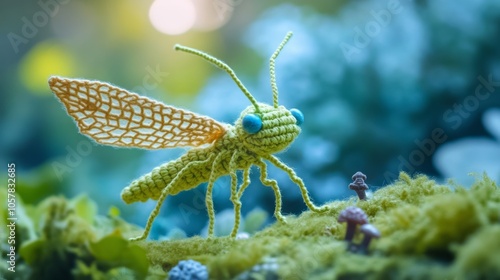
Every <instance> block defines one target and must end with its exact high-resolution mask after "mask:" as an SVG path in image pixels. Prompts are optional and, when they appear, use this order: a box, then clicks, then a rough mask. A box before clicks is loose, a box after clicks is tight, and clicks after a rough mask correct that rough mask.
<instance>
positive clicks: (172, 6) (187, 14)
mask: <svg viewBox="0 0 500 280" xmlns="http://www.w3.org/2000/svg"><path fill="white" fill-rule="evenodd" d="M149 20H150V21H151V24H153V26H154V28H156V30H158V31H160V32H161V33H165V34H168V35H179V34H182V33H185V32H187V31H188V30H189V29H191V27H193V25H194V23H195V21H196V9H195V6H194V5H193V3H192V2H191V1H185V0H156V1H154V2H153V4H152V5H151V8H150V9H149Z"/></svg>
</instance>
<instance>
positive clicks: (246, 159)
mask: <svg viewBox="0 0 500 280" xmlns="http://www.w3.org/2000/svg"><path fill="white" fill-rule="evenodd" d="M291 36H292V33H291V32H289V33H288V34H287V35H286V37H285V39H284V40H283V41H282V42H281V44H280V45H279V47H278V49H277V50H276V51H275V52H274V54H273V55H272V56H271V59H270V74H271V86H272V91H273V106H270V105H267V104H263V103H258V102H257V101H256V100H255V98H254V97H253V96H252V95H251V94H250V92H249V91H248V90H247V89H246V88H245V86H244V85H243V84H242V83H241V81H240V80H239V79H238V78H237V77H236V74H235V73H234V71H233V70H232V69H231V68H230V67H229V66H227V65H226V64H225V63H224V62H222V61H220V60H218V59H216V58H214V57H212V56H210V55H208V54H205V53H203V52H201V51H198V50H195V49H192V48H188V47H184V46H180V45H176V46H175V49H176V50H180V51H183V52H187V53H191V54H195V55H198V56H200V57H202V58H204V59H205V60H207V61H209V62H211V63H212V64H214V65H215V66H217V67H219V68H221V69H222V70H225V71H226V72H227V73H228V74H229V75H230V76H231V78H232V79H233V80H234V81H235V82H236V84H237V85H238V87H239V88H240V89H241V90H242V91H243V93H244V94H245V95H246V97H247V98H248V99H249V100H250V102H251V103H252V105H251V106H249V107H247V108H246V109H245V110H244V111H243V112H242V113H241V116H240V117H239V118H238V120H236V122H235V125H234V126H232V125H229V124H223V123H220V122H217V121H215V120H213V119H211V118H209V117H205V116H201V115H199V114H196V113H193V112H189V111H186V110H182V109H179V108H175V107H172V106H167V105H165V104H162V103H160V102H157V101H154V100H151V99H149V98H146V97H143V96H139V95H137V94H135V93H131V92H128V91H126V90H123V89H121V88H118V87H114V86H112V85H109V84H107V83H102V82H97V81H88V80H78V79H67V78H61V77H51V78H50V79H49V85H50V88H51V89H52V91H53V92H54V93H55V94H56V95H57V97H58V98H59V99H60V101H61V102H62V103H63V104H64V106H65V107H66V110H67V112H68V114H69V115H70V116H72V117H73V118H74V119H75V120H76V123H77V125H78V128H79V130H80V132H81V133H83V134H85V135H87V136H89V137H90V138H92V139H94V140H95V141H97V142H98V143H101V144H106V145H113V146H124V147H138V148H145V149H163V148H173V147H194V148H193V149H190V150H189V151H188V152H187V153H185V154H184V155H183V156H181V157H180V158H178V159H176V160H172V161H170V162H167V163H165V164H163V165H161V166H159V167H156V168H154V169H153V171H151V173H149V174H146V175H144V176H142V177H140V178H139V179H137V180H135V181H133V182H132V183H131V184H130V185H129V186H128V187H126V188H125V189H124V190H123V191H122V193H121V197H122V199H123V200H124V201H125V202H126V203H132V202H136V201H142V202H144V201H146V200H148V199H154V200H158V203H157V204H156V207H155V208H154V210H153V211H152V212H151V214H150V216H149V218H148V221H147V223H146V227H145V230H144V233H143V234H142V235H141V236H138V237H135V238H131V240H141V239H145V238H146V237H147V236H148V234H149V231H150V230H151V226H152V223H153V221H154V219H155V217H156V216H157V215H158V213H159V211H160V207H161V205H162V203H163V201H164V200H165V198H166V197H167V196H168V195H175V194H177V193H179V192H181V191H185V190H189V189H192V188H195V187H196V186H198V185H199V184H201V183H203V182H208V185H207V192H206V198H205V203H206V207H207V212H208V216H209V226H208V234H209V236H212V235H213V232H214V222H215V213H214V206H213V201H212V190H213V187H214V182H215V181H216V180H217V178H219V177H221V176H224V175H230V176H231V198H230V199H231V201H232V203H233V205H234V214H235V224H234V227H233V229H232V232H231V236H233V237H234V236H236V234H237V232H238V227H239V223H240V216H241V211H240V210H241V201H240V199H241V197H242V195H243V192H244V191H245V189H246V188H247V187H248V185H249V184H250V167H251V166H252V165H256V166H257V167H259V169H260V180H261V182H262V184H264V185H265V186H269V187H271V188H272V189H273V191H274V194H275V198H276V204H275V210H274V215H275V217H276V219H277V220H279V221H280V222H285V217H283V215H282V214H281V193H280V190H279V188H278V184H277V182H276V181H275V180H271V179H268V178H267V166H266V164H265V162H264V160H267V161H269V162H270V163H272V164H274V165H275V166H277V167H278V168H280V169H282V170H283V171H285V172H286V173H288V175H289V176H290V178H291V180H292V181H293V182H295V183H296V184H297V185H298V186H299V188H300V191H301V193H302V197H303V199H304V202H305V204H306V205H307V206H308V207H309V209H311V210H312V211H316V212H321V211H323V210H324V208H319V207H317V206H315V205H314V204H313V203H312V201H311V199H310V198H309V195H308V193H307V189H306V187H305V185H304V182H303V181H302V179H301V178H299V177H298V176H297V175H296V174H295V172H294V171H293V169H292V168H290V167H288V166H287V165H285V164H284V163H283V162H281V161H280V160H279V159H278V158H277V157H275V156H273V155H272V154H273V153H276V152H279V151H282V150H283V149H285V148H286V147H288V146H289V145H290V144H291V143H292V142H293V141H294V140H295V138H296V137H297V136H298V135H299V133H300V128H299V125H300V124H302V122H303V121H304V116H303V115H302V113H301V112H300V111H299V110H297V109H291V110H287V109H286V108H285V107H283V106H279V105H278V88H277V85H276V77H275V73H274V64H275V59H276V57H277V56H278V54H279V52H280V51H281V49H282V48H283V46H284V45H285V44H286V42H287V41H288V40H289V39H290V37H291ZM237 170H243V182H241V184H240V185H239V187H238V179H237V175H236V172H237Z"/></svg>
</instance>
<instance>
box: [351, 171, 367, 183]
mask: <svg viewBox="0 0 500 280" xmlns="http://www.w3.org/2000/svg"><path fill="white" fill-rule="evenodd" d="M357 178H361V179H363V181H364V180H366V175H365V174H363V173H362V172H360V171H358V172H356V173H354V175H352V180H353V181H355V180H356V179H357Z"/></svg>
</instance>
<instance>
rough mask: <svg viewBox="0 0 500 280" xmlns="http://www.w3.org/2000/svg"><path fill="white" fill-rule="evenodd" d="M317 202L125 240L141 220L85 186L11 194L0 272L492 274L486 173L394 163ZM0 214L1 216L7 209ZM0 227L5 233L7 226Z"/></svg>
mask: <svg viewBox="0 0 500 280" xmlns="http://www.w3.org/2000/svg"><path fill="white" fill-rule="evenodd" d="M332 187H333V186H332ZM1 196H2V194H1V193H0V199H2V200H3V199H5V197H1ZM326 205H327V206H328V211H326V212H323V213H313V212H311V211H306V212H304V213H302V214H301V215H300V216H298V217H295V216H288V217H287V223H286V224H283V223H274V224H272V225H270V226H268V227H267V228H265V229H263V230H261V231H258V232H256V233H255V234H254V235H252V236H251V237H250V238H248V239H242V240H235V239H232V238H229V237H214V238H201V237H192V238H187V239H182V240H171V241H142V242H133V243H131V242H129V241H128V240H127V238H126V237H127V236H135V235H137V234H138V232H140V231H141V230H140V229H138V228H136V227H133V226H130V225H129V224H127V223H125V222H124V221H123V220H122V219H120V218H119V217H118V214H119V213H118V212H117V211H116V209H112V211H110V212H109V214H108V215H107V216H106V217H104V216H99V215H97V206H96V205H95V203H94V202H93V201H91V200H90V199H88V198H87V197H85V196H80V197H75V198H73V199H71V200H68V199H65V198H63V197H49V198H47V199H46V200H44V201H43V202H41V203H39V204H38V205H24V204H23V203H22V202H21V201H19V203H18V205H17V214H16V215H17V216H18V218H19V222H18V224H17V226H16V243H15V244H16V253H17V259H16V273H11V272H9V271H8V270H7V262H6V260H5V259H4V257H5V256H7V251H8V247H6V246H2V247H1V251H2V252H1V253H2V262H1V263H0V275H5V276H4V277H5V278H6V279H37V280H38V279H55V278H54V277H56V276H57V275H58V276H60V277H63V278H65V279H144V278H147V279H149V280H153V279H166V276H167V273H168V271H169V270H170V269H171V268H172V267H173V266H175V265H176V264H177V263H178V262H179V261H181V260H186V259H194V260H197V261H199V262H201V263H203V264H204V265H206V266H207V267H208V270H209V274H210V279H308V280H309V279H425V278H429V279H500V189H499V188H498V187H497V185H496V184H495V182H493V181H492V180H490V179H489V178H488V177H487V176H483V177H482V178H478V180H477V182H476V183H475V184H474V185H473V186H471V187H470V188H467V189H465V188H462V187H459V186H455V185H453V184H450V185H439V184H436V183H435V182H434V181H433V180H430V179H429V178H427V177H425V176H416V177H414V178H410V177H409V176H408V175H407V174H405V173H401V174H400V178H399V180H398V181H397V182H395V183H394V184H392V185H389V186H386V187H383V188H381V189H379V190H377V191H375V192H374V193H373V196H371V197H370V198H369V199H368V200H367V201H359V200H358V199H357V197H353V198H351V199H349V200H343V201H332V202H330V203H327V204H326ZM352 205H355V206H357V207H359V208H361V209H363V210H364V211H365V212H366V214H367V215H368V217H369V222H370V223H371V224H373V225H374V226H375V227H377V228H378V229H379V230H380V232H381V235H382V236H381V238H380V239H378V240H374V241H373V242H372V244H371V246H370V248H369V252H368V254H361V253H352V252H349V251H348V250H347V247H348V244H347V243H346V242H345V241H344V240H343V239H344V235H345V230H346V225H345V224H340V223H338V222H337V218H338V215H339V213H340V212H341V211H342V210H343V209H345V208H346V207H347V206H352ZM1 214H2V216H3V217H4V218H6V217H7V215H8V214H7V210H6V209H3V211H2V213H1ZM4 220H5V219H4ZM0 233H1V235H0V236H4V237H5V236H7V234H8V232H7V227H6V226H2V227H1V228H0ZM361 235H362V234H361V233H359V232H358V233H357V235H356V236H355V242H357V243H359V242H360V240H361V238H362V236H361ZM2 242H3V241H2ZM266 263H267V264H268V265H267V266H266V265H265V264H266ZM257 267H260V270H259V269H257ZM266 267H267V268H268V269H269V268H277V269H275V270H273V271H269V270H267V271H266ZM250 272H251V273H250ZM56 278H57V277H56ZM61 279H62V278H61Z"/></svg>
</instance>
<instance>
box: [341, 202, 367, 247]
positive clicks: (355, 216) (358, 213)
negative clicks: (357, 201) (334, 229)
mask: <svg viewBox="0 0 500 280" xmlns="http://www.w3.org/2000/svg"><path fill="white" fill-rule="evenodd" d="M338 221H339V222H340V223H344V222H346V223H347V230H346V233H345V240H346V241H349V242H351V241H352V238H353V237H354V232H355V231H356V226H357V225H364V224H366V223H368V217H367V216H366V214H365V212H363V210H361V209H360V208H358V207H355V206H349V207H347V208H346V209H344V210H343V211H342V212H340V215H339V218H338Z"/></svg>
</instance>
